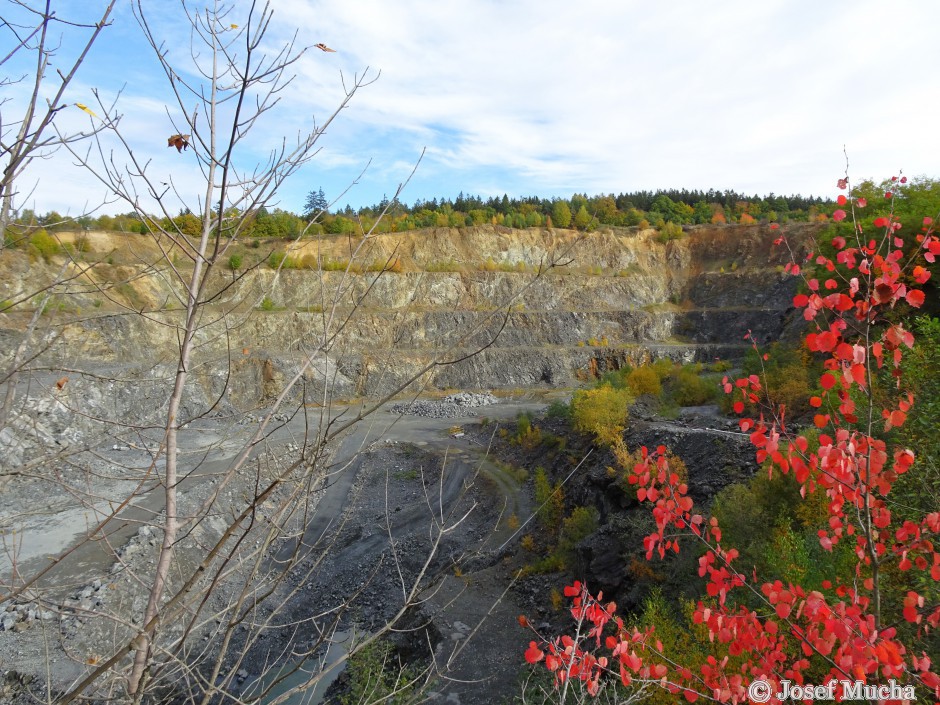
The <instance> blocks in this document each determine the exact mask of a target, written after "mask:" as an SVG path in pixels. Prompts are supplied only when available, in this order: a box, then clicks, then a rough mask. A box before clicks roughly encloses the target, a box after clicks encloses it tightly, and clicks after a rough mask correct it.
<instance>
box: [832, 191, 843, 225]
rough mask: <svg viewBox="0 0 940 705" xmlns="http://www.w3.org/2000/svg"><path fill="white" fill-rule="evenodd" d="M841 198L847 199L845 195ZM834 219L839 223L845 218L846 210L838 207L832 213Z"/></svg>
mask: <svg viewBox="0 0 940 705" xmlns="http://www.w3.org/2000/svg"><path fill="white" fill-rule="evenodd" d="M841 198H842V199H843V200H844V199H845V197H844V196H841ZM832 219H833V220H834V221H836V222H837V223H839V222H841V221H843V220H845V211H844V210H842V209H841V208H838V209H837V210H835V211H833V213H832Z"/></svg>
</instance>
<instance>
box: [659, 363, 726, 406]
mask: <svg viewBox="0 0 940 705" xmlns="http://www.w3.org/2000/svg"><path fill="white" fill-rule="evenodd" d="M670 386H671V388H672V398H673V401H675V402H676V404H678V405H679V406H700V405H702V404H707V403H709V402H710V401H712V400H713V399H714V398H715V394H716V392H717V388H716V385H715V382H714V381H713V380H710V379H706V378H703V377H700V376H699V375H698V373H697V372H696V370H695V368H694V367H688V366H686V367H682V368H679V369H678V370H676V371H675V372H674V373H673V374H672V376H671V379H670Z"/></svg>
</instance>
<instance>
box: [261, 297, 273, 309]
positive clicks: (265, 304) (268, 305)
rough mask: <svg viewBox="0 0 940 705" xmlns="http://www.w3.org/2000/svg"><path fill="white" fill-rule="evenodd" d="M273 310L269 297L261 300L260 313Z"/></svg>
mask: <svg viewBox="0 0 940 705" xmlns="http://www.w3.org/2000/svg"><path fill="white" fill-rule="evenodd" d="M274 309H275V306H274V299H272V298H271V297H270V296H265V297H264V298H263V299H261V310H262V311H273V310H274Z"/></svg>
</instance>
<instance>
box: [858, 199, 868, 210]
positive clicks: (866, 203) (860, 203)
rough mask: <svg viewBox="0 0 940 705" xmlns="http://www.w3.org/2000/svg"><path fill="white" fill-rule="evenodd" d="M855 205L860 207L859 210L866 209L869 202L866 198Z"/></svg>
mask: <svg viewBox="0 0 940 705" xmlns="http://www.w3.org/2000/svg"><path fill="white" fill-rule="evenodd" d="M855 203H856V204H857V205H858V207H859V208H864V207H865V206H867V205H868V201H867V200H866V199H864V198H860V199H858V200H857V201H856V202H855Z"/></svg>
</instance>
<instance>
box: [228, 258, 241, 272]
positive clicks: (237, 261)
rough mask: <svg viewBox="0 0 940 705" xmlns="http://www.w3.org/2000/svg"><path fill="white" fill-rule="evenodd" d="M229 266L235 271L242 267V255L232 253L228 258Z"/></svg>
mask: <svg viewBox="0 0 940 705" xmlns="http://www.w3.org/2000/svg"><path fill="white" fill-rule="evenodd" d="M228 268H229V269H231V270H232V271H233V272H236V271H238V270H239V269H241V268H242V256H241V255H232V256H231V257H229V258H228Z"/></svg>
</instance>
